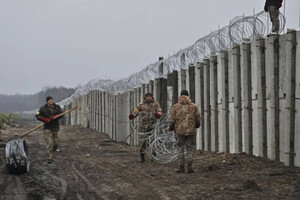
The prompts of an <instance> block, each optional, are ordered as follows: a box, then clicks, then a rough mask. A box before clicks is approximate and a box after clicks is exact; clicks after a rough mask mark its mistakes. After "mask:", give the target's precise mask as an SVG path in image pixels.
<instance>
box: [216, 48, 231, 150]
mask: <svg viewBox="0 0 300 200" xmlns="http://www.w3.org/2000/svg"><path fill="white" fill-rule="evenodd" d="M218 60H219V62H218V63H220V64H218V77H220V78H219V84H218V88H219V91H220V95H219V100H218V101H219V102H220V107H221V108H220V109H219V111H220V124H219V137H220V150H219V151H221V152H227V153H229V103H228V102H229V85H228V81H229V80H228V52H225V51H223V52H221V54H220V55H219V56H218Z"/></svg>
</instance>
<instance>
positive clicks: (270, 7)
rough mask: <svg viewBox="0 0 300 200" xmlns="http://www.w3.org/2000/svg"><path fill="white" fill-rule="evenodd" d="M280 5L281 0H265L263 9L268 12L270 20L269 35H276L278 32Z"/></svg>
mask: <svg viewBox="0 0 300 200" xmlns="http://www.w3.org/2000/svg"><path fill="white" fill-rule="evenodd" d="M281 6H282V0H266V3H265V7H264V10H265V11H266V12H269V14H270V18H271V22H272V32H271V33H270V35H276V34H278V32H279V26H280V23H279V18H278V17H279V8H280V7H281Z"/></svg>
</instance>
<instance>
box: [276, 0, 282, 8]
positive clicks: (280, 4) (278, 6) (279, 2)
mask: <svg viewBox="0 0 300 200" xmlns="http://www.w3.org/2000/svg"><path fill="white" fill-rule="evenodd" d="M281 6H282V0H277V2H276V7H277V8H278V9H279V8H281Z"/></svg>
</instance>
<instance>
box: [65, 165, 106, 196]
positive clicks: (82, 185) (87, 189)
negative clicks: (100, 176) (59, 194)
mask: <svg viewBox="0 0 300 200" xmlns="http://www.w3.org/2000/svg"><path fill="white" fill-rule="evenodd" d="M65 164H66V166H65V167H64V170H63V171H61V172H60V176H61V177H64V179H67V180H66V181H67V182H68V183H69V184H68V194H67V196H66V198H67V199H69V198H71V197H72V198H74V197H75V196H76V197H77V199H78V200H81V199H87V198H88V199H97V200H98V199H104V200H106V199H111V198H109V197H108V196H106V194H105V192H107V191H101V190H98V189H97V188H96V187H95V186H94V185H93V184H92V183H91V182H90V181H89V180H88V178H87V177H86V176H85V175H83V174H82V173H81V172H80V171H79V170H78V169H77V168H76V166H75V164H76V163H75V162H73V161H66V162H65Z"/></svg>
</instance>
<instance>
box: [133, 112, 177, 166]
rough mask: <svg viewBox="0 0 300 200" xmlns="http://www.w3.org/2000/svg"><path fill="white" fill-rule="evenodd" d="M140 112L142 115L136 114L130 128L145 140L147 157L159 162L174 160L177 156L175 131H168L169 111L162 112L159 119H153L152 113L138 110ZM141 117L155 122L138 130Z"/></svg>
mask: <svg viewBox="0 0 300 200" xmlns="http://www.w3.org/2000/svg"><path fill="white" fill-rule="evenodd" d="M141 114H142V115H143V117H139V116H138V117H137V118H136V119H134V120H133V123H131V129H132V130H133V131H134V132H135V133H137V135H138V137H139V138H143V139H145V140H146V143H147V146H148V151H147V153H148V155H149V157H151V159H152V161H155V162H159V163H168V162H171V161H173V160H175V159H176V158H177V156H178V153H177V152H178V151H177V143H176V136H175V133H174V132H173V131H171V132H170V131H169V113H165V114H163V115H162V116H161V117H160V118H159V119H155V118H154V116H153V115H151V114H149V113H146V112H140V113H139V115H141ZM143 118H148V119H150V120H149V121H155V123H149V124H148V127H145V130H146V131H145V132H142V131H140V125H141V122H142V121H143V120H144V119H143Z"/></svg>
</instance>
